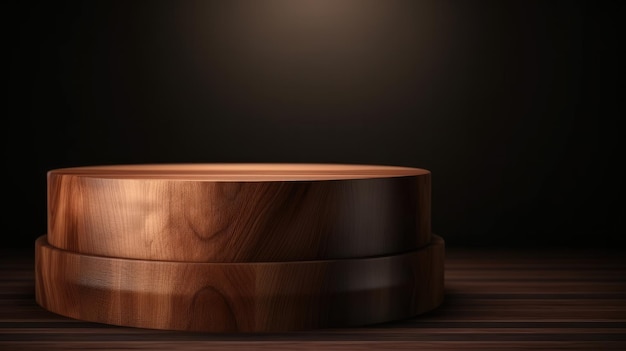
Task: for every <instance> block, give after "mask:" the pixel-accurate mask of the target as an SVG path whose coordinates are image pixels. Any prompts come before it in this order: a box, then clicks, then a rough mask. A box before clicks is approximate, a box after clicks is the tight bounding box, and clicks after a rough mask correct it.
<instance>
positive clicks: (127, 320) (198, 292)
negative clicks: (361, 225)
mask: <svg viewBox="0 0 626 351" xmlns="http://www.w3.org/2000/svg"><path fill="white" fill-rule="evenodd" d="M443 264H444V242H443V240H442V239H441V238H439V237H437V236H434V237H433V241H432V243H431V244H430V245H428V246H426V247H424V248H422V249H419V250H415V251H411V252H408V253H403V254H398V255H393V256H383V257H376V258H364V259H343V260H326V261H303V262H272V263H198V262H191V263H185V262H165V261H142V260H131V259H119V258H107V257H98V256H89V255H83V254H78V253H74V252H69V251H65V250H60V249H57V248H54V247H52V246H50V245H49V244H48V243H47V241H46V237H45V236H42V237H40V238H39V239H38V240H37V242H36V262H35V268H36V270H35V272H36V299H37V302H38V303H39V304H40V305H41V306H42V307H44V308H46V309H48V310H50V311H52V312H55V313H58V314H61V315H64V316H68V317H72V318H76V319H81V320H86V321H92V322H101V323H108V324H115V325H124V326H134V327H144V328H155V329H171V330H187V331H204V332H277V331H287V330H301V329H310V328H324V327H341V326H356V325H366V324H371V323H379V322H386V321H392V320H397V319H403V318H408V317H412V316H414V315H417V314H419V313H422V312H425V311H428V310H431V309H433V308H435V307H436V306H438V305H439V304H440V303H441V302H442V299H443V278H444V277H443Z"/></svg>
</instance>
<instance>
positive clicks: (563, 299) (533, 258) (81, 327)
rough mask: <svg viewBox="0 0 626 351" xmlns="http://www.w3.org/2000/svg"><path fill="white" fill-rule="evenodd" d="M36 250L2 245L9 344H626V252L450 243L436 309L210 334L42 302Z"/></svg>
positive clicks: (1, 333)
mask: <svg viewBox="0 0 626 351" xmlns="http://www.w3.org/2000/svg"><path fill="white" fill-rule="evenodd" d="M33 251H34V250H31V249H29V250H26V251H16V250H7V251H0V350H3V351H5V350H6V351H9V350H11V351H13V350H111V349H116V350H159V351H160V350H242V351H243V350H253V349H257V350H344V351H347V350H494V351H495V350H497V351H501V350H590V351H591V350H593V351H598V350H625V349H626V255H625V254H624V252H619V251H614V250H613V251H608V250H591V249H585V250H581V249H578V250H554V249H524V250H510V249H460V248H449V247H448V248H446V264H445V266H446V274H445V299H444V302H443V304H442V305H441V306H440V307H438V308H437V309H435V310H433V311H432V312H428V313H426V314H423V315H420V316H417V317H413V318H409V319H405V320H401V321H395V322H390V323H383V324H377V325H371V326H364V327H351V328H327V329H321V330H313V331H302V332H290V333H269V334H267V333H264V334H228V333H226V334H206V333H191V332H170V331H160V330H152V329H141V328H128V327H114V326H110V325H105V324H99V323H89V322H82V321H78V320H75V319H70V318H66V317H61V316H59V315H57V314H54V313H51V312H48V311H46V310H45V309H43V308H41V307H39V306H38V305H37V304H36V303H35V286H34V269H33V268H34V261H33Z"/></svg>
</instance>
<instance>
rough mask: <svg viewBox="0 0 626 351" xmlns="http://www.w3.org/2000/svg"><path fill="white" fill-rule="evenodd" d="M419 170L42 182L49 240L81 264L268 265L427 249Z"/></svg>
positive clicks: (195, 168)
mask: <svg viewBox="0 0 626 351" xmlns="http://www.w3.org/2000/svg"><path fill="white" fill-rule="evenodd" d="M430 179H431V178H430V172H429V171H427V170H423V169H417V168H406V167H391V166H369V165H361V166H359V165H316V164H313V165H308V164H293V165H289V164H286V165H285V164H189V165H121V166H93V167H76V168H66V169H58V170H53V171H50V172H49V173H48V240H49V242H50V244H52V245H53V246H56V247H58V248H61V249H66V250H70V251H75V252H80V253H84V254H89V255H100V256H107V257H121V258H135V259H146V260H165V261H182V262H251V261H256V262H268V261H298V260H314V259H338V258H360V257H368V256H381V255H391V254H396V253H401V252H405V251H409V250H412V249H417V248H420V247H423V246H425V245H427V244H428V243H429V241H430V233H431V218H430V217H431V210H430V203H431V180H430Z"/></svg>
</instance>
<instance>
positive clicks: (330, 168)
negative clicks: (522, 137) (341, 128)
mask: <svg viewBox="0 0 626 351" xmlns="http://www.w3.org/2000/svg"><path fill="white" fill-rule="evenodd" d="M48 173H49V174H52V175H71V176H82V177H98V178H115V179H171V180H205V181H232V182H235V181H297V180H300V181H319V180H341V179H370V178H388V177H404V176H419V175H425V174H429V173H430V172H429V171H428V170H425V169H421V168H410V167H397V166H383V165H380V166H379V165H357V164H305V163H293V164H286V163H274V164H268V163H258V164H256V163H212V164H201V163H197V164H193V163H190V164H145V165H108V166H107V165H104V166H85V167H71V168H60V169H55V170H51V171H49V172H48Z"/></svg>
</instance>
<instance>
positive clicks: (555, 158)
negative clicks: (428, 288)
mask: <svg viewBox="0 0 626 351" xmlns="http://www.w3.org/2000/svg"><path fill="white" fill-rule="evenodd" d="M5 6H6V7H5V8H4V10H3V14H4V16H3V17H5V20H3V25H4V26H5V28H4V30H3V36H4V39H3V44H4V47H5V54H4V56H8V62H7V63H5V66H4V69H5V73H4V75H3V76H4V78H3V80H4V82H5V83H4V85H5V88H8V93H5V94H4V98H5V99H6V103H5V106H4V113H3V116H4V118H3V131H4V133H3V134H4V135H3V141H2V143H3V160H2V161H3V167H4V172H3V180H5V182H4V183H3V185H4V186H5V188H4V190H3V192H2V195H3V202H4V204H5V205H8V206H5V208H7V207H8V210H5V211H4V221H3V226H4V227H3V232H4V233H5V235H4V237H3V238H10V239H5V240H3V243H5V244H7V245H8V246H13V247H24V248H28V247H33V245H34V239H35V238H36V237H37V236H39V235H42V234H44V232H45V230H46V225H45V220H46V212H45V206H46V204H45V191H46V185H45V172H46V171H47V170H50V169H53V168H59V167H67V166H81V165H93V164H115V163H147V162H341V163H379V164H393V165H405V166H414V167H422V168H427V169H430V170H431V171H432V172H433V221H434V223H433V225H434V230H435V231H436V232H437V233H439V234H440V235H442V236H443V237H444V238H445V239H446V240H447V242H448V245H449V246H451V247H452V246H485V245H489V246H499V247H503V246H515V247H521V246H546V247H547V246H558V247H563V246H582V247H587V246H604V247H622V246H623V244H624V243H625V239H624V235H623V233H624V232H625V229H626V228H625V225H624V223H625V221H624V203H623V201H622V199H623V197H622V193H623V185H622V184H623V183H622V178H623V174H621V173H620V172H619V171H618V168H617V167H618V166H619V164H620V163H621V162H622V161H621V157H620V156H621V152H620V151H619V150H618V149H619V147H621V146H622V145H623V142H622V141H621V140H620V139H621V138H622V131H621V130H620V129H619V128H618V127H617V121H618V118H617V117H618V116H620V115H624V110H623V107H622V106H623V102H622V101H620V100H623V96H624V95H623V93H624V92H623V77H622V76H621V74H620V72H619V71H620V69H621V64H622V63H623V61H624V60H623V57H622V56H618V48H619V46H621V44H622V43H623V37H621V36H618V30H619V29H620V28H619V27H622V25H621V24H618V23H619V21H621V19H622V18H623V16H622V15H623V7H624V6H623V2H620V1H615V2H607V1H605V2H598V1H589V2H587V1H569V0H568V1H529V0H524V1H502V0H497V1H485V0H476V1H460V0H458V1H451V0H444V1H356V0H347V1H331V0H321V1H312V0H298V1H288V0H283V1H278V0H276V1H253V0H250V1H84V2H81V1H15V2H10V3H9V5H5ZM620 13H621V15H620ZM590 239H592V241H591V242H589V240H590Z"/></svg>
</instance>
